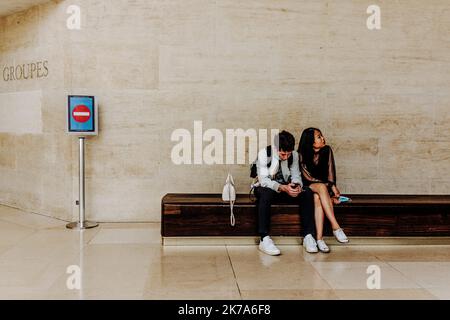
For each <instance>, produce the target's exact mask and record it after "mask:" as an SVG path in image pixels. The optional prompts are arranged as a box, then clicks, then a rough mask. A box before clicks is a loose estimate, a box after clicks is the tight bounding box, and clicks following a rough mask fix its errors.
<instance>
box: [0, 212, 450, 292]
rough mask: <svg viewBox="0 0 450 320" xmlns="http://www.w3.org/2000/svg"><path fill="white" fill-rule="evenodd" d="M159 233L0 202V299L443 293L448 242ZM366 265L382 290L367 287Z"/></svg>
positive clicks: (448, 276) (151, 227)
mask: <svg viewBox="0 0 450 320" xmlns="http://www.w3.org/2000/svg"><path fill="white" fill-rule="evenodd" d="M159 230H160V225H159V224H102V225H101V226H100V227H99V228H96V229H93V230H88V231H84V232H83V233H80V232H77V231H70V230H67V229H65V222H63V221H59V220H55V219H50V218H47V217H44V216H39V215H35V214H30V213H26V212H23V211H19V210H16V209H12V208H8V207H4V206H0V299H193V300H196V299H450V246H444V245H442V246H436V245H433V246H431V245H427V246H398V245H390V246H337V245H336V246H332V247H331V249H332V253H330V254H328V255H326V254H315V255H311V254H307V253H305V252H304V251H303V249H302V248H301V247H300V246H295V245H286V246H280V249H281V250H282V252H283V254H282V255H281V256H279V257H270V256H266V255H264V254H262V253H260V252H259V251H258V250H257V247H256V246H226V245H223V246H201V247H200V246H177V247H163V246H162V245H161V240H160V236H159V233H160V231H159ZM74 266H75V269H73V268H74ZM370 266H375V268H377V270H379V274H380V277H379V280H380V282H379V283H380V289H372V290H369V289H368V282H369V284H373V283H376V282H372V281H371V280H373V277H374V275H372V274H368V273H367V272H368V268H369V267H370ZM77 267H78V268H79V269H77ZM73 270H78V271H79V270H81V272H78V271H75V272H74V271H73ZM369 271H370V270H369ZM369 278H370V279H369ZM368 279H369V281H368ZM75 284H76V285H75ZM77 285H78V286H79V289H78V288H77ZM74 286H75V288H73V287H74Z"/></svg>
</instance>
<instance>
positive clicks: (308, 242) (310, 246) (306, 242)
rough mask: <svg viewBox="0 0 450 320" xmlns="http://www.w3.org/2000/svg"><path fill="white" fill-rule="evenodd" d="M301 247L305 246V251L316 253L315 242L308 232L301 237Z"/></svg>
mask: <svg viewBox="0 0 450 320" xmlns="http://www.w3.org/2000/svg"><path fill="white" fill-rule="evenodd" d="M303 247H304V248H305V250H306V252H308V253H317V252H319V250H318V249H317V243H316V240H314V238H313V236H312V235H310V234H308V235H307V236H306V237H305V238H304V239H303Z"/></svg>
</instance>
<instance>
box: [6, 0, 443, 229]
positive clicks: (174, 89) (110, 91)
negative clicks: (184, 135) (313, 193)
mask: <svg viewBox="0 0 450 320" xmlns="http://www.w3.org/2000/svg"><path fill="white" fill-rule="evenodd" d="M73 4H75V5H78V6H79V7H80V8H81V17H82V23H81V30H68V29H67V27H66V20H67V18H68V17H69V14H67V13H66V10H67V7H68V6H69V5H73ZM371 4H372V3H371V2H370V1H361V0H358V1H300V0H283V1H275V0H249V1H237V0H215V1H213V0H167V1H163V0H150V1H148V0H134V1H123V0H78V1H77V0H74V1H51V2H50V3H48V4H44V5H39V6H37V7H34V8H31V9H29V10H27V11H25V12H20V13H18V14H14V15H10V16H7V17H5V18H2V19H0V66H1V70H2V71H4V67H5V66H17V65H21V64H31V63H34V64H37V63H38V62H43V61H47V63H48V75H47V76H45V77H44V76H42V77H37V75H36V76H35V77H34V78H33V79H28V80H24V79H21V80H14V81H5V79H4V78H0V177H1V179H0V203H2V204H6V205H10V206H14V207H20V208H23V209H27V210H30V211H33V212H37V213H41V214H45V215H49V216H53V217H57V218H61V219H65V220H73V219H76V216H77V213H78V211H77V207H76V206H75V205H74V201H75V200H76V199H77V192H78V191H77V183H78V180H77V174H78V171H77V170H78V166H77V157H78V155H77V151H78V149H77V141H76V139H75V138H74V137H70V136H67V135H66V134H65V118H66V104H67V102H66V100H67V95H68V94H91V95H96V96H97V97H98V99H99V101H100V135H99V136H98V137H95V138H90V139H89V140H88V141H87V192H88V198H87V201H88V202H87V214H88V217H89V218H90V219H93V220H99V221H159V219H160V201H161V197H162V196H163V195H164V194H166V193H168V192H215V193H216V192H217V193H219V192H221V190H222V185H223V182H224V180H225V178H226V173H227V172H228V171H230V172H232V173H233V175H234V176H235V180H236V182H237V185H238V191H239V192H245V193H246V192H248V187H249V184H250V180H249V178H248V165H212V166H207V165H181V166H176V165H174V164H173V163H172V162H171V151H172V148H173V147H174V145H175V144H176V143H175V142H172V141H171V134H172V132H173V131H174V130H176V129H179V128H185V129H188V130H189V131H191V132H193V127H194V121H196V120H198V121H202V122H203V127H204V130H206V129H209V128H217V129H219V130H220V131H221V132H224V133H225V130H226V129H227V128H229V129H237V128H243V129H250V128H254V129H256V130H258V129H272V128H281V129H283V128H287V129H289V130H290V131H291V132H293V133H294V134H295V135H296V137H297V138H298V137H299V136H300V133H301V131H302V130H303V129H304V128H306V127H309V126H316V127H319V128H321V129H322V130H323V133H324V134H325V136H326V137H327V138H328V142H329V143H330V144H331V145H332V146H333V147H334V150H335V157H336V161H337V169H338V184H339V185H340V187H341V190H342V191H343V192H345V193H375V194H376V193H400V194H445V193H448V190H449V187H450V177H448V176H447V173H448V172H450V161H449V160H450V152H449V147H450V136H449V129H450V113H449V112H448V111H449V108H450V104H449V102H450V94H449V92H448V84H449V83H450V72H449V71H450V50H449V49H450V36H449V35H450V32H449V31H450V20H449V19H448V17H449V16H450V3H449V2H448V1H444V0H436V1H432V2H424V1H420V0H408V1H406V0H405V1H395V2H393V1H377V4H378V5H379V6H380V7H381V16H382V28H381V30H372V31H371V30H368V28H367V27H366V20H367V18H368V16H369V15H368V14H367V13H366V10H367V7H368V6H369V5H371ZM205 145H206V144H205Z"/></svg>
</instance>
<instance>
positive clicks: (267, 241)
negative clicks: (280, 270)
mask: <svg viewBox="0 0 450 320" xmlns="http://www.w3.org/2000/svg"><path fill="white" fill-rule="evenodd" d="M259 250H261V251H262V252H264V253H266V254H268V255H270V256H279V255H280V254H281V251H280V249H278V248H277V247H276V246H275V243H273V240H272V239H271V238H270V237H269V236H267V237H264V239H263V240H262V241H260V242H259Z"/></svg>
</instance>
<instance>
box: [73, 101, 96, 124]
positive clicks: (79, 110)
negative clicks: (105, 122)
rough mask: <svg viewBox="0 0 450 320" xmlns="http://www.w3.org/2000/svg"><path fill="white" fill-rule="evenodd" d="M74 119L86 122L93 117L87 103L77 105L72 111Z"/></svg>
mask: <svg viewBox="0 0 450 320" xmlns="http://www.w3.org/2000/svg"><path fill="white" fill-rule="evenodd" d="M72 116H73V119H74V120H75V121H76V122H81V123H85V122H88V121H89V119H90V118H91V116H92V114H91V110H90V109H89V108H88V107H87V106H85V105H83V104H82V105H79V106H76V107H75V108H74V109H73V112H72Z"/></svg>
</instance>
